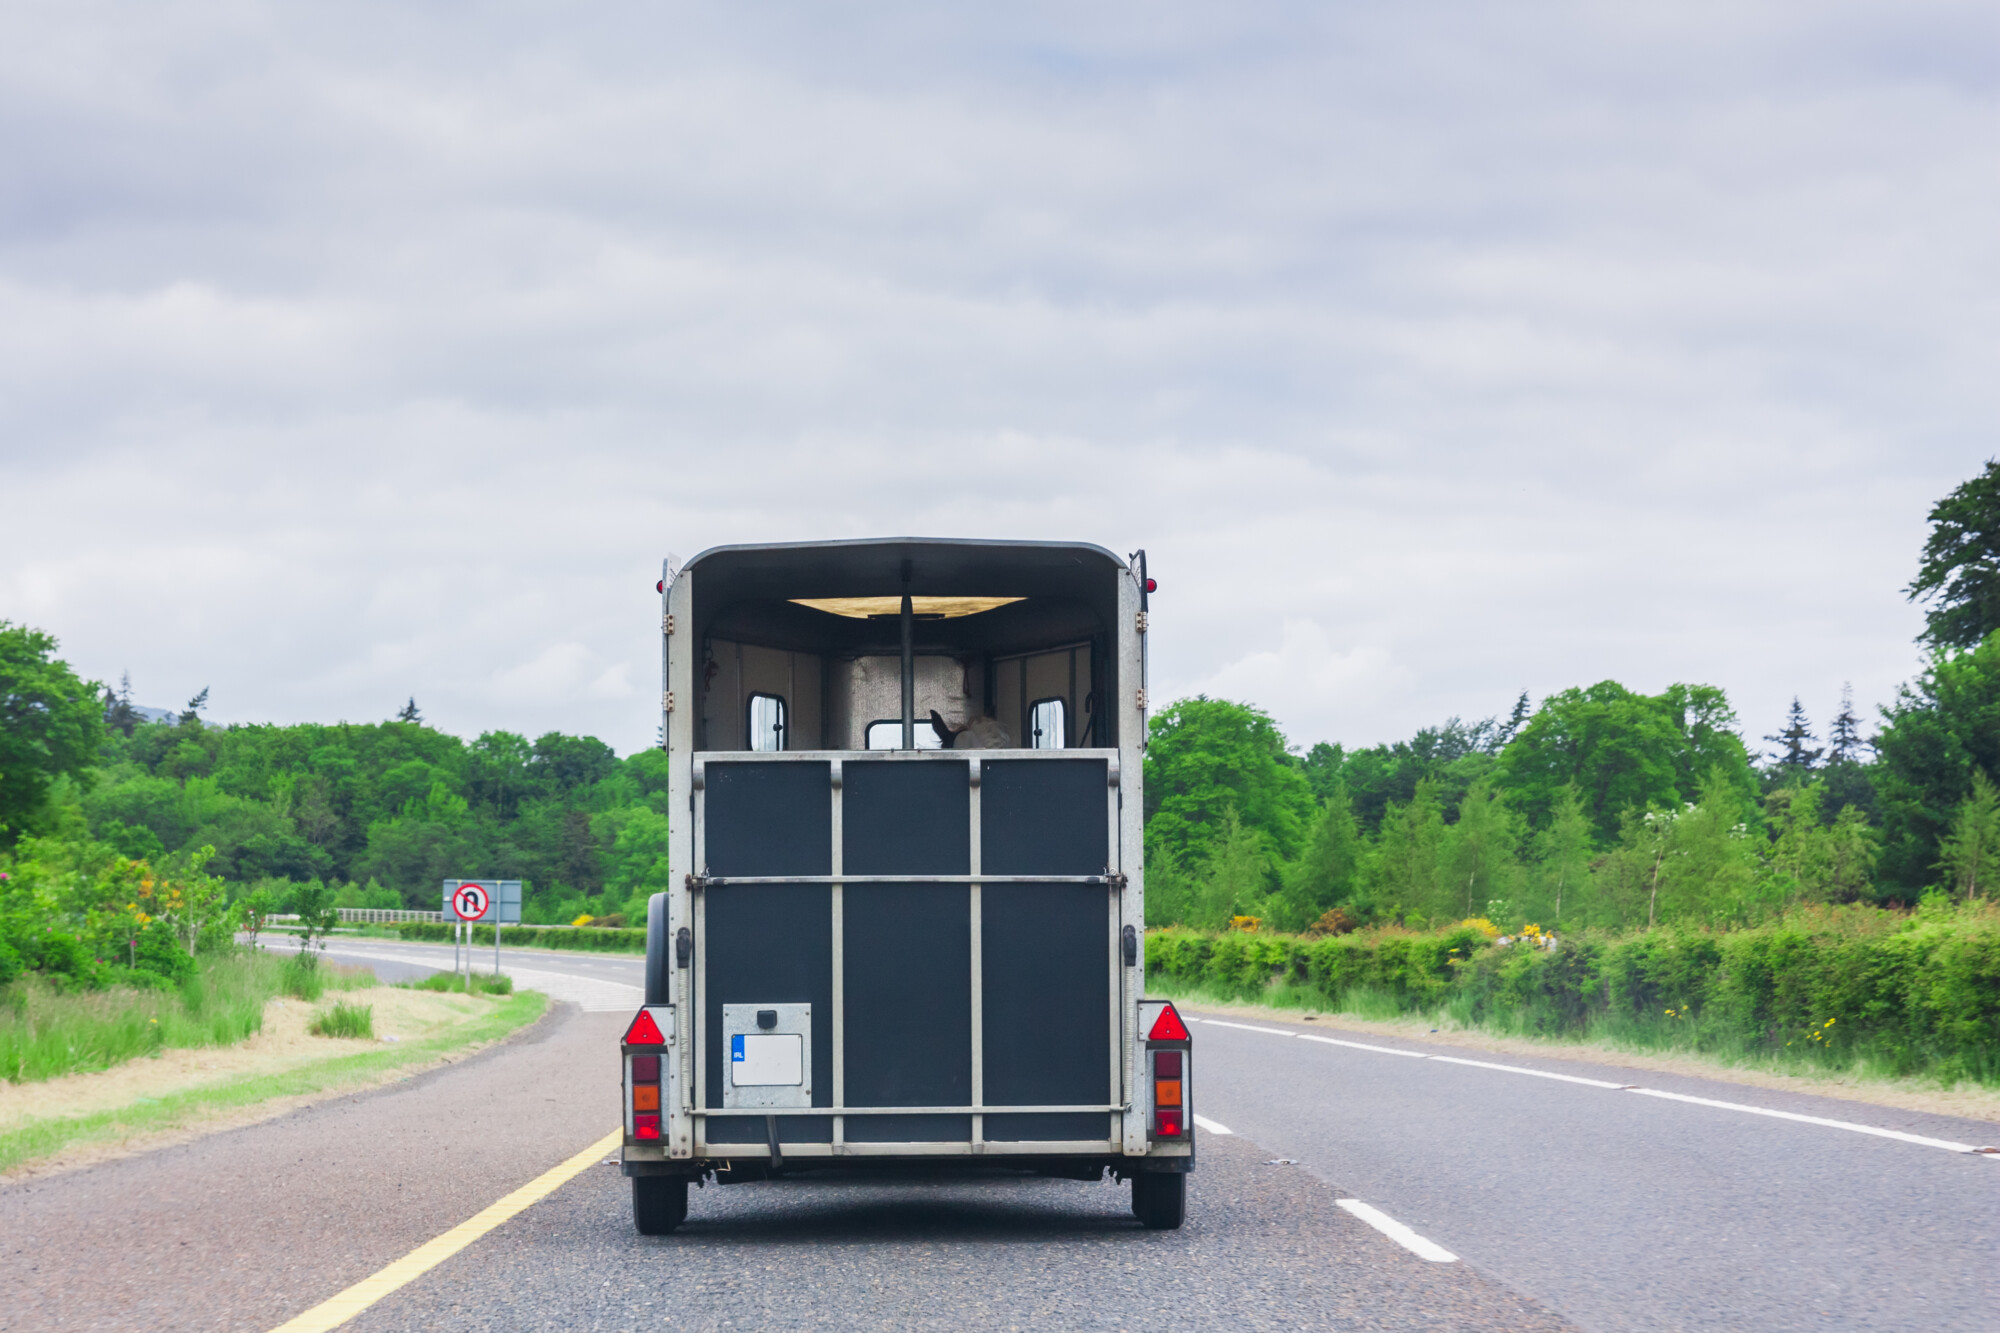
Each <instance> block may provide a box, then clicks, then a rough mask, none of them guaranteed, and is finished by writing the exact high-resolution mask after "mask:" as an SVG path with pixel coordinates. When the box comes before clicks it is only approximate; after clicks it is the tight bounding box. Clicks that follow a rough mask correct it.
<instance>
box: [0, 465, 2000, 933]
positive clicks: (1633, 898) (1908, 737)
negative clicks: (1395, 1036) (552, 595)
mask: <svg viewBox="0 0 2000 1333" xmlns="http://www.w3.org/2000/svg"><path fill="white" fill-rule="evenodd" d="M1931 523H1932V529H1931V536H1930V539H1929V542H1928V543H1927V545H1926V547H1925V550H1924V552H1923V556H1922V561H1921V564H1920V567H1919V572H1918V575H1917V577H1916V578H1915V579H1914V580H1913V581H1912V583H1911V584H1910V586H1909V588H1908V589H1907V591H1908V593H1909V595H1910V596H1911V597H1913V598H1916V599H1919V600H1922V601H1924V602H1926V603H1927V604H1928V610H1927V622H1926V630H1925V634H1924V638H1923V642H1924V644H1925V646H1926V649H1927V655H1926V656H1925V658H1924V660H1923V661H1922V662H1921V664H1920V667H1919V669H1918V671H1917V673H1916V675H1915V676H1914V677H1913V678H1912V679H1911V680H1910V681H1909V682H1908V683H1907V684H1905V685H1904V686H1903V687H1902V688H1901V689H1900V690H1899V692H1898V693H1897V695H1896V697H1895V698H1894V699H1893V700H1892V701H1891V702H1890V703H1889V704H1888V705H1887V706H1886V707H1884V708H1882V709H1881V710H1880V712H1879V716H1878V717H1877V718H1876V719H1874V720H1873V723H1872V725H1871V724H1870V723H1866V722H1864V721H1863V719H1862V718H1861V717H1860V716H1858V715H1857V714H1856V712H1855V710H1854V707H1853V705H1852V702H1851V700H1849V699H1847V698H1845V697H1844V698H1843V701H1842V704H1841V707H1840V710H1839V712H1838V713H1837V714H1836V716H1835V717H1834V718H1833V719H1831V721H1830V723H1829V724H1828V726H1827V728H1826V730H1825V733H1824V736H1821V735H1820V734H1818V733H1816V731H1815V729H1814V727H1813V725H1812V723H1811V721H1810V720H1809V718H1808V717H1807V715H1806V713H1805V711H1804V710H1803V709H1802V708H1801V707H1800V706H1799V705H1798V704H1797V702H1796V701H1795V702H1794V705H1793V708H1792V711H1791V714H1790V716H1789V717H1788V718H1787V719H1786V720H1785V721H1784V722H1783V724H1782V725H1780V726H1779V727H1778V728H1777V729H1776V730H1775V732H1774V733H1773V734H1772V735H1771V736H1769V737H1766V738H1765V741H1766V742H1767V743H1768V745H1769V746H1770V747H1771V748H1770V749H1768V750H1760V751H1759V752H1756V753H1753V752H1752V750H1751V749H1750V747H1749V746H1748V745H1746V743H1745V741H1744V739H1743V737H1742V735H1741V727H1740V724H1739V721H1738V719H1737V717H1736V714H1735V713H1734V711H1733V710H1732V708H1731V706H1730V703H1729V700H1728V698H1727V696H1726V695H1725V694H1724V692H1723V691H1722V690H1721V689H1718V688H1716V687H1713V686H1709V685H1687V684H1677V685H1673V686H1670V687H1668V688H1667V689H1665V690H1664V691H1662V692H1660V693H1658V694H1644V693H1641V692H1638V691H1635V690H1632V689H1630V688H1627V687H1626V686H1624V685H1621V684H1619V683H1617V682H1615V681H1602V682H1599V683H1598V684H1595V685H1591V686H1587V687H1578V688H1573V689H1567V690H1563V691H1560V692H1558V693H1556V694H1553V695H1550V696H1549V697H1547V698H1545V699H1542V700H1541V701H1539V703H1534V702H1531V701H1530V700H1529V698H1528V697H1527V696H1526V695H1525V694H1524V695H1522V696H1521V697H1520V698H1519V699H1518V700H1517V701H1516V702H1515V704H1514V706H1513V708H1512V710H1511V711H1510V712H1509V713H1508V714H1507V715H1506V716H1505V717H1504V718H1503V717H1501V716H1499V715H1498V714H1496V715H1495V717H1493V718H1490V719H1487V720H1485V721H1481V722H1475V723H1465V722H1461V721H1459V720H1458V719H1452V720H1449V721H1447V722H1445V723H1444V724H1443V725H1441V726H1438V727H1433V728H1427V729H1424V730H1421V731H1419V732H1418V733H1417V734H1416V735H1415V736H1413V737H1411V738H1410V739H1409V740H1407V741H1400V742H1396V743H1394V744H1387V745H1377V746H1370V747H1362V748H1355V749H1348V748H1345V747H1343V746H1340V745H1337V744H1332V743H1326V742H1322V743H1320V744H1317V745H1314V746H1312V747H1311V748H1310V749H1309V750H1305V751H1300V750H1298V749H1295V748H1294V747H1293V746H1292V745H1291V744H1290V743H1289V742H1288V741H1287V740H1286V738H1285V737H1284V736H1283V734H1282V733H1281V732H1280V731H1279V729H1278V727H1277V726H1276V724H1275V723H1274V722H1273V721H1272V720H1271V718H1270V717H1269V716H1268V715H1267V714H1265V713H1264V712H1262V711H1260V710H1259V709H1258V708H1256V707H1255V706H1253V705H1250V704H1244V703H1234V702H1229V701H1224V700H1216V699H1207V698H1195V699H1186V700H1182V701H1180V702H1178V703H1175V704H1173V705H1172V706H1170V707H1168V708H1167V709H1165V710H1164V711H1162V712H1161V713H1159V714H1158V715H1156V716H1155V717H1154V718H1153V719H1152V722H1151V732H1150V737H1149V746H1148V752H1147V757H1146V801H1147V809H1146V859H1147V875H1148V895H1147V910H1148V916H1149V918H1150V919H1151V920H1152V921H1154V922H1155V923H1157V924H1176V923H1178V924H1187V925H1198V926H1204V927H1221V926H1223V925H1226V924H1228V923H1229V922H1231V921H1232V920H1234V919H1236V918H1254V919H1256V920H1257V921H1258V922H1260V923H1264V924H1267V925H1269V926H1271V927H1274V928H1277V927H1282V928H1285V929H1293V930H1307V929H1315V930H1319V931H1323V932H1330V933H1338V932H1340V931H1342V930H1344V929H1346V928H1348V927H1349V926H1353V925H1360V924H1368V923H1377V922H1397V923H1402V924H1406V925H1416V924H1423V923H1429V922H1437V921H1456V920H1461V919H1464V918H1467V917H1476V916H1482V915H1484V916H1489V917H1492V918H1493V919H1494V920H1495V921H1501V920H1502V918H1505V921H1504V922H1503V924H1504V925H1505V927H1506V928H1509V929H1511V928H1514V927H1515V926H1518V925H1519V924H1522V923H1524V922H1528V921H1533V922H1535V923H1537V924H1540V925H1542V926H1544V927H1546V928H1550V929H1572V928H1575V927H1578V926H1604V927H1617V928H1623V927H1632V926H1644V925H1646V924H1648V923H1657V922H1661V921H1674V922H1702V923H1714V924H1730V923H1737V922H1748V921H1753V920H1757V919H1761V918H1762V917H1765V916H1768V915H1769V914H1771V913H1773V912H1778V911H1782V910H1784V909H1785V908H1787V907H1791V906H1795V905H1797V904H1800V903H1810V902H1871V903H1884V904H1893V903H1903V904H1910V903H1914V902H1916V901H1917V900H1918V899H1919V898H1920V897H1921V896H1922V895H1924V894H1925V893H1926V892H1941V893H1946V894H1951V895H1956V896H1961V897H1976V896H1982V895H1984V894H1985V893H1986V889H1987V885H1988V882H1989V881H1990V880H1992V879H1993V878H1994V876H1995V875H1996V874H2000V797H1996V788H1995V782H1996V780H2000V636H1996V631H2000V575H1996V574H1995V573H1994V572H1993V571H1994V570H1996V569H2000V463H1993V462H1989V463H1988V464H1987V465H1986V467H1985V469H1984V471H1983V472H1982V473H1981V474H1980V475H1979V476H1978V477H1975V478H1973V479H1972V480H1971V481H1968V482H1966V483H1965V484H1964V485H1962V486H1960V487H1958V488H1957V489H1955V490H1954V491H1953V492H1952V493H1951V494H1950V495H1949V496H1947V497H1946V498H1945V499H1944V500H1942V501H1940V502H1939V503H1938V505H1937V506H1936V507H1935V508H1934V509H1933V510H1932V513H1931ZM206 704H207V691H206V690H203V691H202V692H201V693H200V694H198V695H197V696H196V697H195V698H194V699H191V700H190V701H189V702H188V704H187V706H186V707H184V708H183V709H181V710H180V711H179V713H178V714H177V715H172V716H168V717H164V718H160V719H157V720H149V719H148V718H147V717H146V716H144V715H143V712H142V710H140V709H138V708H137V707H135V706H134V705H133V703H132V696H131V687H130V684H129V681H126V682H121V684H120V686H119V687H118V688H116V689H112V688H109V687H106V686H103V685H101V684H97V683H94V682H89V681H86V680H84V679H82V678H81V677H79V676H78V675H77V674H76V673H75V672H74V671H73V670H72V669H71V668H70V667H69V666H68V665H67V664H66V663H65V662H63V661H62V660H61V659H60V658H59V657H58V656H57V646H56V643H55V640H54V639H53V638H51V637H50V636H49V635H47V634H46V633H43V632H41V631H39V630H35V629H32V628H29V627H26V626H20V625H14V624H11V623H8V622H5V621H0V877H4V878H0V918H6V917H7V914H8V913H9V912H13V913H14V914H15V915H16V916H19V917H21V919H22V920H26V919H28V917H27V916H23V915H22V914H23V913H29V909H28V908H26V907H22V906H21V905H20V904H22V903H24V902H26V901H27V900H26V898H25V897H24V896H23V894H24V892H25V890H24V888H23V886H24V884H26V883H28V882H29V881H33V882H35V883H39V884H42V885H43V886H44V890H46V891H47V892H54V890H52V889H47V886H48V885H50V884H54V883H56V882H57V881H58V880H60V881H61V882H62V883H66V884H80V883H86V882H95V881H101V882H102V883H104V884H108V885H116V884H122V883H124V882H125V880H126V879H130V878H132V877H133V876H135V875H136V876H137V879H135V880H133V882H135V883H136V882H140V881H143V880H145V879H146V878H147V876H148V875H149V874H152V875H153V878H154V881H155V883H156V884H159V883H172V884H187V885H195V886H197V887H199V886H205V885H208V884H210V883H224V884H227V885H229V886H231V888H230V890H229V891H230V893H231V894H232V895H235V894H239V893H240V892H241V891H242V890H243V889H245V888H247V887H250V886H256V885H260V884H262V885H265V886H266V887H269V888H272V889H273V890H274V894H275V896H276V897H278V898H279V899H282V898H283V897H284V896H285V894H286V893H287V892H288V886H292V885H306V884H319V885H323V886H330V890H331V893H332V895H333V897H334V899H335V901H337V902H339V903H341V904H343V905H352V906H378V907H417V908H427V909H435V908H436V907H437V905H438V886H439V884H440V883H441V881H442V880H443V879H445V878H446V877H456V876H466V875H478V876H482V877H504V878H516V879H520V880H523V881H524V882H525V883H526V885H527V895H526V903H525V908H524V916H525V917H526V918H527V919H528V920H531V921H542V922H555V921H566V920H570V919H574V918H575V917H577V916H579V915H584V914H588V915H592V916H595V917H599V918H605V917H616V916H621V915H625V916H636V915H638V914H639V913H640V912H642V911H643V906H644V902H645V900H646V898H647V897H648V896H649V895H650V894H651V893H653V892H655V891H656V890H658V889H661V888H664V887H665V885H666V848H667V829H668V818H669V810H668V808H667V798H666V785H667V771H666V759H665V756H664V755H663V754H662V753H660V752H659V751H657V750H644V751H641V752H639V753H637V754H634V755H632V756H630V757H629V758H624V759H621V758H619V757H618V756H617V755H616V754H615V753H614V752H613V751H612V749H611V748H610V747H609V746H607V745H605V744H604V743H603V742H602V741H599V740H597V739H596V738H594V737H589V736H571V735H565V734H562V733H558V732H551V733H549V734H547V735H544V736H541V737H539V738H537V739H535V740H533V741H530V740H528V739H527V738H526V737H525V736H522V735H518V734H515V733H512V732H506V731H490V732H486V733H484V734H482V735H481V736H479V737H478V738H477V739H475V740H471V741H467V740H464V739H461V738H459V737H456V736H451V735H447V734H445V733H442V732H439V731H436V730H434V729H432V728H431V727H429V726H427V725H426V724H425V723H424V721H423V719H422V716H421V714H420V713H419V711H418V709H417V706H416V703H415V701H414V700H411V701H410V702H409V703H408V704H406V705H405V706H404V708H403V709H402V710H401V711H400V712H399V713H398V714H397V715H396V716H395V718H393V719H392V720H389V721H384V722H377V723H362V724H346V723H341V724H333V725H318V724H301V725H295V726H230V727H217V726H211V725H208V724H207V723H205V722H204V721H203V720H202V718H201V712H202V710H203V708H204V707H205V706H206ZM197 858H198V859H197ZM38 867H39V869H37V868H38ZM134 867H137V869H134ZM154 872H158V873H157V874H154ZM161 875H165V876H166V877H167V878H166V879H165V880H161V879H160V876H161ZM175 876H178V878H175ZM93 877H94V878H93ZM121 877H123V878H121ZM10 885H11V886H12V887H11V888H10V887H9V886H10ZM201 891H202V892H207V889H206V888H202V889H201ZM106 892H107V893H109V892H111V890H110V889H106ZM10 894H11V895H12V896H11V897H10V896H9V895H10ZM114 896H116V895H114ZM134 901H136V899H135V900H134ZM10 902H11V903H13V904H14V906H13V907H9V906H8V903H10ZM90 910H96V909H90ZM132 910H133V911H135V912H137V911H138V910H139V909H137V908H133V909H132ZM84 911H85V909H84V908H80V907H79V908H77V909H76V910H75V911H74V912H71V913H70V915H72V916H78V914H79V913H83V912H84ZM140 914H141V915H143V914H144V913H140ZM29 915H32V913H29ZM78 919H81V917H80V916H79V917H78ZM0 924H4V922H0Z"/></svg>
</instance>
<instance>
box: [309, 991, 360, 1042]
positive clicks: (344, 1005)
mask: <svg viewBox="0 0 2000 1333" xmlns="http://www.w3.org/2000/svg"><path fill="white" fill-rule="evenodd" d="M306 1030H307V1031H308V1032H310V1033H312V1034H313V1035H314V1036H315V1037H358V1038H361V1039H364V1040H370V1041H372V1040H373V1039H374V1037H375V1006H374V1005H372V1004H350V1003H348V1002H347V1001H346V1000H336V1001H335V1002H334V1005H333V1008H331V1009H328V1010H325V1011H323V1012H321V1013H317V1014H314V1015H313V1020H312V1022H311V1023H309V1024H307V1025H306Z"/></svg>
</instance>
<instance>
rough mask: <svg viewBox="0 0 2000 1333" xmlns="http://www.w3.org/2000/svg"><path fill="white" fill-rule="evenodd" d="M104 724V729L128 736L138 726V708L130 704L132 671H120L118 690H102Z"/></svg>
mask: <svg viewBox="0 0 2000 1333" xmlns="http://www.w3.org/2000/svg"><path fill="white" fill-rule="evenodd" d="M104 726H105V728H106V730H109V731H115V732H118V733H119V734H120V735H124V736H130V735H131V734H132V733H133V732H134V731H135V730H137V728H138V726H139V710H138V709H136V708H134V707H133V706H132V673H131V672H129V671H126V672H121V673H120V674H119V677H118V690H117V692H116V693H115V694H114V693H113V692H112V691H111V690H109V689H106V690H105V691H104Z"/></svg>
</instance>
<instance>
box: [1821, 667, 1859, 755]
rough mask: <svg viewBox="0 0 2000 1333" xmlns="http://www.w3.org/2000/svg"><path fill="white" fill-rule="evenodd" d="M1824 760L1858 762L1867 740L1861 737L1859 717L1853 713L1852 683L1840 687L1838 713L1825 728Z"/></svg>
mask: <svg viewBox="0 0 2000 1333" xmlns="http://www.w3.org/2000/svg"><path fill="white" fill-rule="evenodd" d="M1826 739H1827V747H1828V748H1827V752H1826V761H1827V762H1828V763H1829V764H1851V763H1859V762H1860V760H1861V752H1862V751H1863V750H1864V749H1866V748H1867V747H1868V742H1867V741H1865V740H1863V739H1861V719H1860V718H1858V717H1856V716H1855V715H1854V685H1853V683H1852V682H1849V683H1847V684H1844V685H1842V686H1841V687H1840V714H1839V716H1837V717H1835V718H1834V719H1833V725H1832V726H1831V727H1830V728H1828V729H1827V733H1826Z"/></svg>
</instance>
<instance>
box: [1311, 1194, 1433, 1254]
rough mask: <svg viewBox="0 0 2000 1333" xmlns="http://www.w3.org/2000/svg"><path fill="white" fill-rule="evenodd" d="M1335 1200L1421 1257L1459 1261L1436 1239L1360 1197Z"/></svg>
mask: <svg viewBox="0 0 2000 1333" xmlns="http://www.w3.org/2000/svg"><path fill="white" fill-rule="evenodd" d="M1334 1202H1335V1203H1336V1204H1338V1205H1339V1206H1340V1207H1342V1208H1344V1209H1346V1210H1347V1211H1348V1212H1350V1213H1352V1214H1354V1215H1355V1216H1356V1217H1358V1218H1360V1219H1361V1220H1362V1221H1364V1222H1366V1223H1367V1224H1368V1225H1369V1226H1371V1227H1374V1228H1375V1229H1376V1230H1377V1231H1379V1232H1381V1233H1382V1234H1383V1235H1385V1236H1387V1237H1388V1238H1389V1239H1390V1240H1393V1241H1395V1242H1396V1243H1397V1244H1398V1245H1400V1246H1402V1247H1403V1248H1404V1249H1406V1250H1408V1251H1409V1252H1410V1253H1411V1254H1414V1255H1416V1256H1417V1257H1418V1258H1419V1259H1428V1260H1430V1261H1431V1262H1432V1263H1434V1264H1455V1263H1457V1262H1458V1256H1457V1255H1455V1254H1453V1253H1452V1252H1451V1251H1450V1250H1447V1249H1446V1248H1445V1247H1444V1246H1442V1245H1440V1244H1438V1243H1437V1242H1436V1241H1434V1240H1425V1239H1424V1238H1423V1237H1422V1236H1419V1235H1418V1234H1417V1233H1416V1232H1414V1231H1412V1230H1410V1229H1409V1228H1408V1227H1406V1226H1404V1225H1403V1224H1402V1223H1401V1222H1398V1221H1397V1220H1396V1219H1395V1218H1393V1217H1391V1216H1389V1215H1388V1214H1387V1213H1385V1212H1382V1211H1381V1210H1379V1209H1375V1208H1370V1207H1369V1206H1368V1205H1367V1204H1365V1203H1363V1202H1361V1200H1359V1199H1335V1200H1334Z"/></svg>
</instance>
